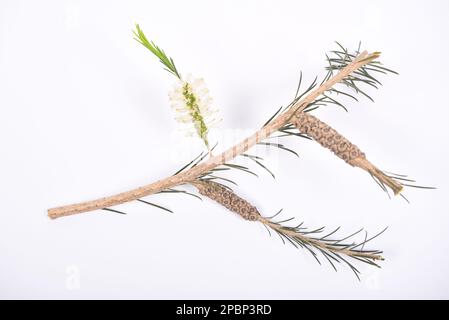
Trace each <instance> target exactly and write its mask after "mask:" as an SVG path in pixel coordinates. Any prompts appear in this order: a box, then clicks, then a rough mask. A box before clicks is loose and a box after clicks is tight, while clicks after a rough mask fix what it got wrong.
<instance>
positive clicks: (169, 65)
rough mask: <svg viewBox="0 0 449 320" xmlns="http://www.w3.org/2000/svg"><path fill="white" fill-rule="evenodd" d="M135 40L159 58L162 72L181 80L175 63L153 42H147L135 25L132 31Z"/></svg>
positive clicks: (138, 27)
mask: <svg viewBox="0 0 449 320" xmlns="http://www.w3.org/2000/svg"><path fill="white" fill-rule="evenodd" d="M133 33H134V36H135V38H134V39H135V40H136V41H137V42H139V43H140V44H142V45H143V46H144V47H146V48H147V49H148V50H150V51H151V52H152V53H153V54H154V55H155V56H156V57H158V58H159V61H160V62H161V63H162V64H163V65H164V70H167V71H168V72H170V73H171V74H173V75H174V76H176V77H177V78H179V79H181V76H180V74H179V72H178V70H177V69H176V66H175V62H174V61H173V59H172V58H170V57H168V56H167V55H166V54H165V52H164V50H162V49H161V48H159V47H158V46H157V45H156V44H155V43H154V42H153V41H149V40H148V39H147V37H146V36H145V34H144V33H143V31H142V29H141V28H140V26H139V25H138V24H137V23H136V29H135V30H133Z"/></svg>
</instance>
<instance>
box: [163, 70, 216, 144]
mask: <svg viewBox="0 0 449 320" xmlns="http://www.w3.org/2000/svg"><path fill="white" fill-rule="evenodd" d="M169 98H170V103H171V107H172V109H173V110H174V111H175V119H176V120H177V121H178V122H179V123H181V124H183V125H184V126H185V127H186V128H185V129H186V132H187V134H188V135H192V134H195V133H196V134H197V135H198V136H199V137H200V138H201V139H202V140H203V142H204V144H205V145H206V147H207V148H208V149H210V148H209V141H208V139H207V134H208V132H209V129H210V128H211V127H213V126H214V125H215V124H216V123H217V122H218V121H219V119H218V118H217V113H218V110H217V109H214V108H213V107H212V98H211V97H210V95H209V90H208V89H207V87H206V84H205V82H204V80H203V79H202V78H192V77H190V76H188V77H187V78H186V79H180V80H179V81H178V83H177V84H176V85H175V87H174V88H173V90H172V91H171V92H170V93H169Z"/></svg>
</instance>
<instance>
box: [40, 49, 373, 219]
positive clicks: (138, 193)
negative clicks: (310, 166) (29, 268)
mask: <svg viewBox="0 0 449 320" xmlns="http://www.w3.org/2000/svg"><path fill="white" fill-rule="evenodd" d="M378 57H379V53H377V52H375V53H371V54H368V52H366V51H364V52H362V53H361V54H359V55H358V56H357V57H356V58H355V59H354V60H353V62H352V63H350V64H348V65H347V66H346V67H345V68H343V69H341V70H340V71H339V72H338V73H337V74H336V75H335V76H333V77H331V78H330V79H329V80H327V81H326V82H324V83H323V84H321V85H320V86H319V87H318V88H316V89H314V90H313V91H311V92H310V93H309V94H307V95H306V96H305V97H303V98H302V99H300V100H299V101H297V102H296V103H295V104H294V105H292V106H291V107H290V108H289V109H288V110H286V111H285V112H284V113H282V114H280V115H279V116H277V117H276V118H275V119H273V121H271V122H270V123H268V124H267V125H266V126H264V127H263V128H262V129H260V130H258V131H257V132H255V133H254V134H253V135H251V136H250V137H248V138H246V139H244V140H243V141H241V142H240V143H238V144H236V145H234V146H233V147H231V148H229V149H228V150H226V151H224V152H223V153H221V154H219V155H217V156H212V157H211V158H209V159H208V160H206V161H205V162H203V163H200V164H198V165H197V166H195V167H193V168H191V169H189V170H186V171H184V172H181V173H179V174H177V175H174V176H171V177H167V178H165V179H162V180H158V181H156V182H153V183H151V184H148V185H145V186H142V187H139V188H136V189H133V190H130V191H127V192H122V193H119V194H116V195H113V196H109V197H105V198H100V199H97V200H92V201H87V202H81V203H77V204H72V205H68V206H62V207H56V208H52V209H49V210H48V216H49V217H50V218H52V219H56V218H60V217H64V216H69V215H74V214H78V213H83V212H89V211H94V210H98V209H103V208H107V207H111V206H115V205H119V204H122V203H125V202H129V201H133V200H137V199H139V198H141V197H145V196H148V195H151V194H154V193H157V192H160V191H162V190H165V189H169V188H173V187H176V186H178V185H181V184H186V183H191V182H193V181H195V180H196V179H197V178H198V177H199V176H201V175H202V174H204V173H205V172H208V171H210V170H212V169H214V168H216V167H217V166H219V165H222V164H224V163H227V162H229V161H231V160H232V159H234V158H235V157H237V156H238V155H240V154H242V153H244V152H246V151H247V150H248V149H250V148H251V147H253V146H254V145H256V144H257V143H259V142H261V141H262V140H264V139H266V138H267V137H269V136H270V135H271V134H272V133H274V132H276V131H277V130H279V129H280V128H282V127H283V126H284V125H285V124H287V123H288V122H289V121H290V119H291V118H292V117H293V116H294V115H295V114H296V113H300V112H303V111H304V109H305V108H306V107H307V106H308V105H309V104H310V103H312V102H313V101H314V100H315V99H316V98H318V97H319V96H320V95H321V94H323V93H324V92H326V91H328V90H329V89H330V88H332V87H333V86H334V85H335V84H337V83H339V82H341V81H342V80H343V79H345V78H346V77H347V76H349V75H350V74H351V73H352V72H354V71H356V70H357V69H359V68H361V67H363V66H364V65H366V64H368V63H370V62H371V61H372V60H374V59H377V58H378Z"/></svg>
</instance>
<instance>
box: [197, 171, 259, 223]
mask: <svg viewBox="0 0 449 320" xmlns="http://www.w3.org/2000/svg"><path fill="white" fill-rule="evenodd" d="M193 185H194V186H195V187H196V188H198V191H199V193H200V194H201V195H203V196H205V197H208V198H210V199H212V200H214V201H216V202H218V203H219V204H221V205H222V206H224V207H226V208H227V209H228V210H231V211H232V212H235V213H237V214H238V215H239V216H241V217H242V218H243V219H245V220H248V221H256V220H258V219H259V217H260V213H259V211H258V210H257V208H256V207H255V206H253V205H251V203H249V202H248V201H246V200H245V199H243V198H241V197H239V196H238V195H236V194H235V193H234V192H232V191H231V190H228V189H226V188H225V187H223V186H222V185H220V184H219V183H216V182H213V181H204V180H202V181H195V183H193Z"/></svg>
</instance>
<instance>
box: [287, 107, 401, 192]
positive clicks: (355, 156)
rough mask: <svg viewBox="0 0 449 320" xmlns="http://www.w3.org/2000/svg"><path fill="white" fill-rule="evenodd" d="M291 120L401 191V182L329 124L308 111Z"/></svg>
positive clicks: (342, 155) (344, 157)
mask: <svg viewBox="0 0 449 320" xmlns="http://www.w3.org/2000/svg"><path fill="white" fill-rule="evenodd" d="M291 122H292V123H293V124H294V125H295V126H296V128H297V129H298V130H299V131H300V132H301V133H304V134H306V135H307V136H309V137H310V138H312V139H313V140H315V141H316V142H318V143H319V144H320V145H322V146H323V147H325V148H327V149H329V150H331V151H332V152H333V153H334V154H335V155H336V156H337V157H339V158H341V159H343V160H344V161H346V163H348V164H350V165H351V166H353V167H359V168H361V169H363V170H365V171H367V172H368V173H370V174H371V175H373V176H374V177H376V178H377V179H379V180H380V182H382V183H383V184H385V185H387V186H388V187H390V188H391V190H393V192H394V194H396V195H397V194H399V193H401V191H402V189H403V187H402V185H401V184H400V183H398V182H397V181H395V180H393V179H392V178H390V177H389V176H387V175H385V173H383V172H382V170H380V169H378V168H376V167H375V166H374V165H373V164H372V163H371V162H369V161H368V159H366V156H365V154H364V153H363V152H362V151H361V150H360V149H359V148H358V147H357V146H356V145H355V144H353V143H351V142H350V141H349V140H348V139H346V138H345V137H344V136H342V135H341V134H340V133H338V132H337V130H335V129H333V128H332V127H330V126H329V125H328V124H326V123H324V122H323V121H321V120H319V119H318V118H316V117H314V116H312V115H311V114H308V113H306V112H301V113H299V114H296V115H295V117H293V118H292V120H291Z"/></svg>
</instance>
